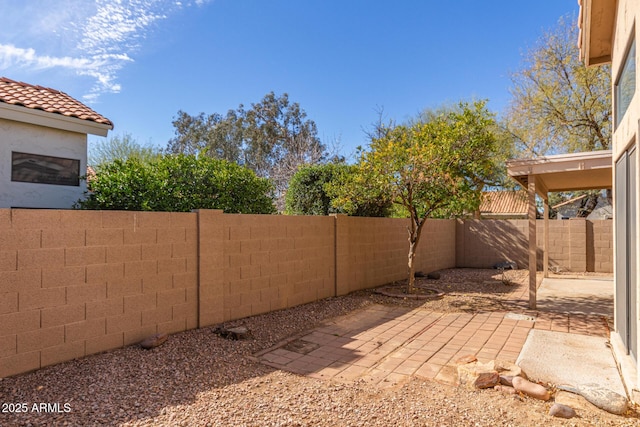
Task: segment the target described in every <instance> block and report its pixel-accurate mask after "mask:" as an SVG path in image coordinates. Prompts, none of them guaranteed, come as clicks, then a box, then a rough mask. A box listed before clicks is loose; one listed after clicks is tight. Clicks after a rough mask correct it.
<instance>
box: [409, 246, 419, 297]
mask: <svg viewBox="0 0 640 427" xmlns="http://www.w3.org/2000/svg"><path fill="white" fill-rule="evenodd" d="M412 237H413V236H411V237H409V264H408V266H409V281H408V282H407V283H408V284H407V293H408V294H412V293H414V292H415V282H416V266H415V264H414V262H413V261H414V259H415V257H416V246H417V245H416V244H415V242H414V241H413V239H412Z"/></svg>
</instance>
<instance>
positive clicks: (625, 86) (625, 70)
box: [614, 31, 636, 128]
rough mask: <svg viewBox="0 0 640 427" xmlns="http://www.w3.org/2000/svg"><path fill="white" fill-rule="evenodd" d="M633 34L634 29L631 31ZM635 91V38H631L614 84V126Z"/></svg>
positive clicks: (624, 111)
mask: <svg viewBox="0 0 640 427" xmlns="http://www.w3.org/2000/svg"><path fill="white" fill-rule="evenodd" d="M633 33H634V34H635V31H634V32H633ZM635 92H636V39H635V37H634V38H633V41H632V42H631V45H630V46H629V49H628V50H627V54H626V55H625V58H624V62H623V63H622V70H621V71H620V76H619V77H618V80H617V81H616V84H615V91H614V96H615V105H614V114H615V120H616V128H617V127H618V125H619V124H620V122H621V121H622V118H623V117H624V113H626V111H627V109H628V108H629V105H630V104H631V100H632V99H633V95H634V94H635Z"/></svg>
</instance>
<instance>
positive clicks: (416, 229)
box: [407, 218, 426, 294]
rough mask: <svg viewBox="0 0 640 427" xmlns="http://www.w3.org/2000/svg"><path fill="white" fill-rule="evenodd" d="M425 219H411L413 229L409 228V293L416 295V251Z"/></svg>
mask: <svg viewBox="0 0 640 427" xmlns="http://www.w3.org/2000/svg"><path fill="white" fill-rule="evenodd" d="M425 221H426V220H425V219H414V218H411V227H408V230H407V231H409V259H408V262H407V267H408V270H409V280H407V293H408V294H413V293H415V283H416V276H415V273H416V265H415V263H414V261H415V258H416V249H418V242H419V241H420V234H421V233H422V226H423V225H424V223H425Z"/></svg>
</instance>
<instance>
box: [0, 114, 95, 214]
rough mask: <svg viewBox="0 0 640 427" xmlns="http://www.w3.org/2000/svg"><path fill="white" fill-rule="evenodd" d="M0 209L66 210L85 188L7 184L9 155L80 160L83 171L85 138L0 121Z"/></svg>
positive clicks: (60, 131) (43, 128) (9, 172)
mask: <svg viewBox="0 0 640 427" xmlns="http://www.w3.org/2000/svg"><path fill="white" fill-rule="evenodd" d="M0 141H1V143H0V208H10V207H22V208H57V209H69V208H71V207H72V206H73V203H74V202H75V201H77V200H78V199H80V198H81V197H83V195H84V192H85V191H86V185H85V182H84V181H83V180H80V185H79V186H77V187H76V186H66V185H52V184H34V183H28V182H13V181H11V153H12V152H14V151H16V152H21V153H32V154H38V155H44V156H55V157H63V158H69V159H77V160H80V174H81V175H83V174H84V171H86V169H87V135H86V134H84V133H78V132H70V131H66V130H59V129H53V128H49V127H43V126H37V125H32V124H28V123H24V122H18V121H13V120H6V119H1V118H0Z"/></svg>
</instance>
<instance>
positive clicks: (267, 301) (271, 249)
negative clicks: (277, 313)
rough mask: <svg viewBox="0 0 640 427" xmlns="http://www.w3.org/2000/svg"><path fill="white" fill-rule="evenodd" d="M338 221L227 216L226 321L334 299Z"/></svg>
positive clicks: (224, 242) (224, 226)
mask: <svg viewBox="0 0 640 427" xmlns="http://www.w3.org/2000/svg"><path fill="white" fill-rule="evenodd" d="M334 227H335V220H334V218H332V217H321V216H274V215H238V214H236V215H223V216H222V251H223V252H222V260H223V270H224V271H223V283H222V286H223V292H222V295H223V306H224V307H223V313H222V315H223V316H222V318H223V320H224V321H227V320H233V319H239V318H243V317H247V316H252V315H256V314H261V313H266V312H269V311H274V310H279V309H283V308H289V307H293V306H296V305H300V304H305V303H308V302H312V301H317V300H319V299H323V298H327V297H330V296H334V295H335V236H334V234H335V233H334Z"/></svg>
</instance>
